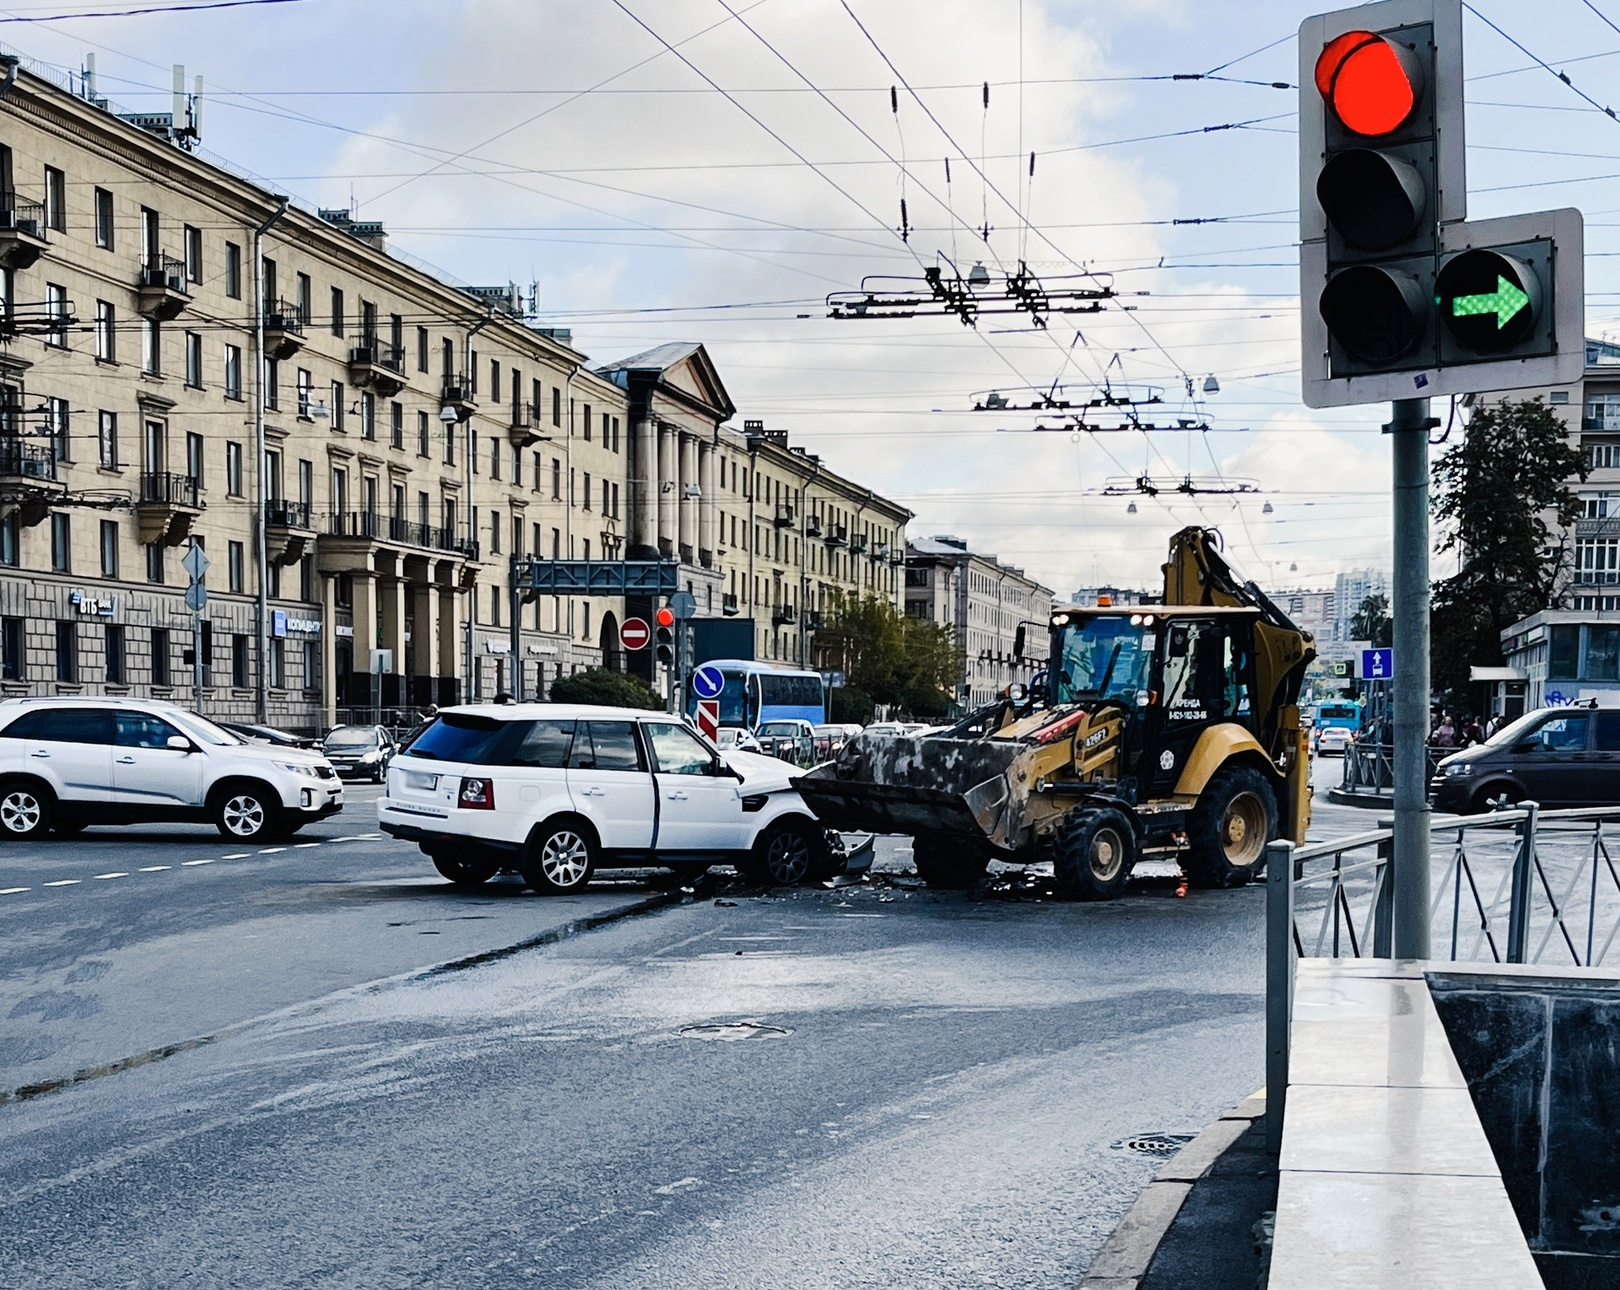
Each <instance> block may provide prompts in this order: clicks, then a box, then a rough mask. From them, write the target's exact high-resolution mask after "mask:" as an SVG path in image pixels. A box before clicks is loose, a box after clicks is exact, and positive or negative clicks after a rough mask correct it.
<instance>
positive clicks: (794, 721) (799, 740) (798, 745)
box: [754, 717, 816, 766]
mask: <svg viewBox="0 0 1620 1290" xmlns="http://www.w3.org/2000/svg"><path fill="white" fill-rule="evenodd" d="M754 738H755V739H757V740H759V747H760V751H761V752H763V753H765V754H766V755H767V756H770V757H780V758H781V759H782V760H783V761H786V762H792V763H793V764H794V765H795V766H814V765H815V764H816V728H815V727H814V726H813V725H811V724H810V723H809V722H808V721H805V720H802V719H800V718H796V717H786V718H781V719H779V720H776V721H762V722H760V723H759V725H758V726H756V727H755V728H754Z"/></svg>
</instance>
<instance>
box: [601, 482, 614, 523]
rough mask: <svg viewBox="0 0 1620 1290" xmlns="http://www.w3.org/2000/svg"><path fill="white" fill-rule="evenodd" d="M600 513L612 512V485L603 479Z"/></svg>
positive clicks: (609, 513) (610, 513)
mask: <svg viewBox="0 0 1620 1290" xmlns="http://www.w3.org/2000/svg"><path fill="white" fill-rule="evenodd" d="M602 514H603V515H612V514H613V485H612V484H610V483H609V482H608V481H607V480H605V479H604V480H603V481H602Z"/></svg>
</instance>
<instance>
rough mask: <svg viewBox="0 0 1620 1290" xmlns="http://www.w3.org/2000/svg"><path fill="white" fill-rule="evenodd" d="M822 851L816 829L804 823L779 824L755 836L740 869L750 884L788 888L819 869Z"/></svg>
mask: <svg viewBox="0 0 1620 1290" xmlns="http://www.w3.org/2000/svg"><path fill="white" fill-rule="evenodd" d="M825 849H826V841H825V839H824V838H823V837H822V836H821V831H820V828H819V826H817V825H814V824H811V823H810V822H809V821H808V820H783V821H782V822H781V823H779V824H773V825H771V826H770V827H769V828H768V829H766V830H765V832H763V833H761V834H760V835H759V838H758V839H757V840H756V841H755V842H754V847H753V850H752V851H750V852H749V855H748V861H747V863H746V865H745V866H744V869H745V871H746V874H747V876H748V877H749V878H750V879H751V880H753V881H754V882H759V883H765V884H768V885H773V886H778V887H792V886H796V885H797V884H799V883H801V882H803V881H804V880H805V879H806V878H808V877H810V876H811V873H812V872H813V871H814V870H816V869H817V868H818V867H819V866H820V864H821V863H822V861H823V852H824V851H825Z"/></svg>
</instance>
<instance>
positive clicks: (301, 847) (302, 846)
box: [293, 842, 321, 851]
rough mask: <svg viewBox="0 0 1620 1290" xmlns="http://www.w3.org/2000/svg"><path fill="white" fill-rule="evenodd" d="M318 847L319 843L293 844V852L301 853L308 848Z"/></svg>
mask: <svg viewBox="0 0 1620 1290" xmlns="http://www.w3.org/2000/svg"><path fill="white" fill-rule="evenodd" d="M320 845H321V844H320V843H319V842H294V843H293V850H294V851H303V850H306V849H307V848H309V847H318V846H320Z"/></svg>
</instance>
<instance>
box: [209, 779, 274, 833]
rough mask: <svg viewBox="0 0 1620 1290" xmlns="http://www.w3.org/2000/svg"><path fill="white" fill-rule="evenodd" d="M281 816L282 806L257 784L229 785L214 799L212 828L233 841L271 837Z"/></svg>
mask: <svg viewBox="0 0 1620 1290" xmlns="http://www.w3.org/2000/svg"><path fill="white" fill-rule="evenodd" d="M280 815H281V803H280V802H279V801H277V800H276V798H275V795H274V794H272V793H270V792H269V791H268V790H266V789H264V788H261V787H260V786H259V785H257V784H232V785H230V786H229V787H227V788H225V789H224V790H223V791H221V792H220V793H218V794H217V795H216V796H215V798H214V827H215V828H216V829H218V830H219V831H220V834H221V835H222V836H224V837H227V838H230V839H231V840H232V841H233V842H261V841H263V840H264V839H266V838H268V837H271V836H272V835H273V834H274V833H275V831H276V826H277V823H278V821H279V818H280Z"/></svg>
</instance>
